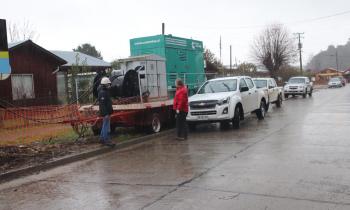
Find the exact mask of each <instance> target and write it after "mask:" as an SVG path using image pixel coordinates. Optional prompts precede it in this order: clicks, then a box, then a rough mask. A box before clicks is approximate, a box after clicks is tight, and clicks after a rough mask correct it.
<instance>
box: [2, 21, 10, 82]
mask: <svg viewBox="0 0 350 210" xmlns="http://www.w3.org/2000/svg"><path fill="white" fill-rule="evenodd" d="M10 73H11V66H10V60H9V50H8V46H7V31H6V21H5V20H3V19H0V80H4V79H6V78H7V77H9V76H10Z"/></svg>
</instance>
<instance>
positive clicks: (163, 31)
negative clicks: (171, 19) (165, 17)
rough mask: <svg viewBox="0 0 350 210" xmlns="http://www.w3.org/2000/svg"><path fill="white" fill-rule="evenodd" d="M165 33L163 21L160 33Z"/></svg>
mask: <svg viewBox="0 0 350 210" xmlns="http://www.w3.org/2000/svg"><path fill="white" fill-rule="evenodd" d="M164 34H165V23H162V35H164Z"/></svg>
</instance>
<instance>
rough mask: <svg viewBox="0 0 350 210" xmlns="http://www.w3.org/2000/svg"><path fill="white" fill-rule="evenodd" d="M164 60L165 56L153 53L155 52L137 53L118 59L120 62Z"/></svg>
mask: <svg viewBox="0 0 350 210" xmlns="http://www.w3.org/2000/svg"><path fill="white" fill-rule="evenodd" d="M143 60H145V61H150V60H153V61H165V58H163V57H161V56H159V55H155V54H149V55H138V56H130V57H128V58H123V59H119V61H120V62H128V61H143Z"/></svg>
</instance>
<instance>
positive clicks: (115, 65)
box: [111, 59, 120, 69]
mask: <svg viewBox="0 0 350 210" xmlns="http://www.w3.org/2000/svg"><path fill="white" fill-rule="evenodd" d="M111 66H112V69H120V62H119V60H118V59H114V60H113V61H112V62H111Z"/></svg>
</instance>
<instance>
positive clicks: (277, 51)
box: [252, 24, 297, 77]
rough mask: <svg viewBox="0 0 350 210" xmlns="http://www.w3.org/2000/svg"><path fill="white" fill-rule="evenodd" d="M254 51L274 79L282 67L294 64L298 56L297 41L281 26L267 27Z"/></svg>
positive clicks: (255, 56) (254, 46)
mask: <svg viewBox="0 0 350 210" xmlns="http://www.w3.org/2000/svg"><path fill="white" fill-rule="evenodd" d="M252 49H253V56H254V58H255V59H256V60H257V62H258V63H259V64H260V65H264V66H265V67H266V69H267V70H269V71H270V74H271V76H273V77H274V76H276V73H277V72H278V70H280V68H281V66H284V65H288V64H290V63H292V62H294V61H295V58H296V55H297V51H296V44H295V39H294V38H293V37H292V36H291V34H290V33H289V31H288V30H287V29H286V28H285V27H284V26H283V25H281V24H273V25H269V26H268V27H266V28H265V29H264V30H263V31H262V33H261V34H260V35H259V36H258V37H257V38H256V39H255V40H254V44H253V47H252Z"/></svg>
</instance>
